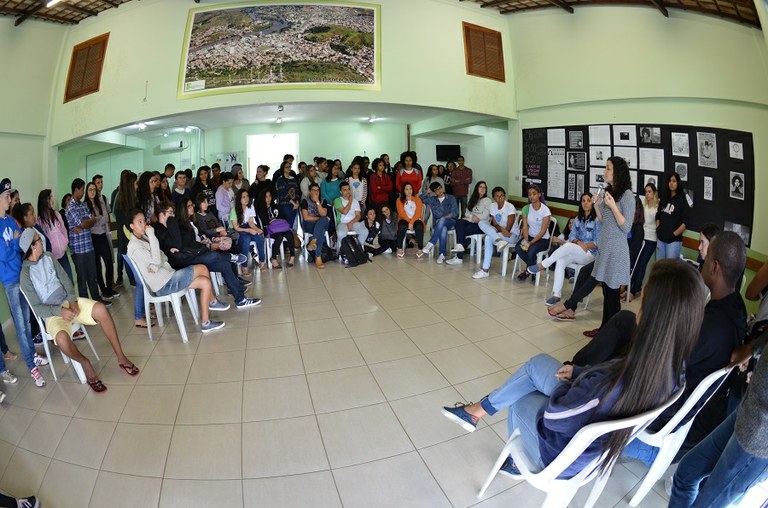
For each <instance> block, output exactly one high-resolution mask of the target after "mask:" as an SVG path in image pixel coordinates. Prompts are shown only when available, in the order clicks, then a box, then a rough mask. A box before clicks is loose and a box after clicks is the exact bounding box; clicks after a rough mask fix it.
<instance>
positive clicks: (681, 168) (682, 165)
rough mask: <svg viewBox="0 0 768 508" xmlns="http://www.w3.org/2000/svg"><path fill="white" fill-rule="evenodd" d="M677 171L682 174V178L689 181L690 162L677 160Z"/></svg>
mask: <svg viewBox="0 0 768 508" xmlns="http://www.w3.org/2000/svg"><path fill="white" fill-rule="evenodd" d="M675 173H677V174H678V175H680V180H681V181H683V182H687V181H688V163H687V162H675Z"/></svg>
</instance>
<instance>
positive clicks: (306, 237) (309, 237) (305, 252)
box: [296, 210, 331, 263]
mask: <svg viewBox="0 0 768 508" xmlns="http://www.w3.org/2000/svg"><path fill="white" fill-rule="evenodd" d="M298 217H299V230H298V231H297V232H296V234H298V235H299V238H301V239H302V243H301V255H302V257H303V258H304V261H305V262H307V263H308V262H309V251H308V250H307V246H308V245H309V242H310V240H312V237H313V236H315V235H314V234H312V233H308V232H307V231H306V230H305V229H304V218H303V217H302V214H301V210H299V215H298ZM329 219H330V217H329ZM325 244H326V245H328V246H330V244H331V237H330V236H328V230H327V229H326V230H325ZM316 255H318V256H319V255H322V252H317V253H316Z"/></svg>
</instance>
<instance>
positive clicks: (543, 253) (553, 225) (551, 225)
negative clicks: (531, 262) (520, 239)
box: [512, 217, 557, 286]
mask: <svg viewBox="0 0 768 508" xmlns="http://www.w3.org/2000/svg"><path fill="white" fill-rule="evenodd" d="M556 227H557V220H556V219H555V218H554V217H553V218H552V220H551V221H550V222H549V227H548V228H547V229H548V230H549V243H548V244H547V248H546V249H545V250H543V251H541V252H539V253H538V254H537V255H536V262H537V263H541V262H542V261H544V258H545V257H546V255H547V253H548V252H549V249H550V248H551V247H552V238H553V237H554V236H555V228H556ZM521 234H522V233H521ZM519 266H520V256H517V257H516V258H515V266H514V267H512V278H514V277H515V275H517V270H518V267H519ZM524 269H525V268H523V270H524ZM546 271H547V272H549V269H547V270H546ZM540 280H541V272H538V273H537V274H536V285H537V286H538V285H539V281H540Z"/></svg>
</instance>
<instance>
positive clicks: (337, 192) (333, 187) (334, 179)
mask: <svg viewBox="0 0 768 508" xmlns="http://www.w3.org/2000/svg"><path fill="white" fill-rule="evenodd" d="M340 171H341V162H339V164H335V163H334V165H333V166H331V169H329V170H328V176H326V177H325V180H323V181H322V182H320V195H321V196H322V197H323V199H325V200H326V201H328V202H329V203H333V202H334V200H336V198H340V197H341V182H342V181H343V180H342V179H341V177H340V176H339V175H340Z"/></svg>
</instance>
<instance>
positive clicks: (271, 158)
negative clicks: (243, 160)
mask: <svg viewBox="0 0 768 508" xmlns="http://www.w3.org/2000/svg"><path fill="white" fill-rule="evenodd" d="M247 151H248V153H247V157H248V171H249V173H250V175H249V177H250V178H251V179H255V178H256V167H257V166H258V165H260V164H266V165H267V166H269V172H268V173H267V178H272V177H273V175H274V174H275V172H276V171H277V170H278V169H280V164H281V163H282V162H283V156H284V155H285V154H287V153H290V154H291V155H293V157H294V158H295V159H296V160H299V134H298V133H295V132H294V133H286V134H252V135H250V136H248V137H247Z"/></svg>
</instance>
